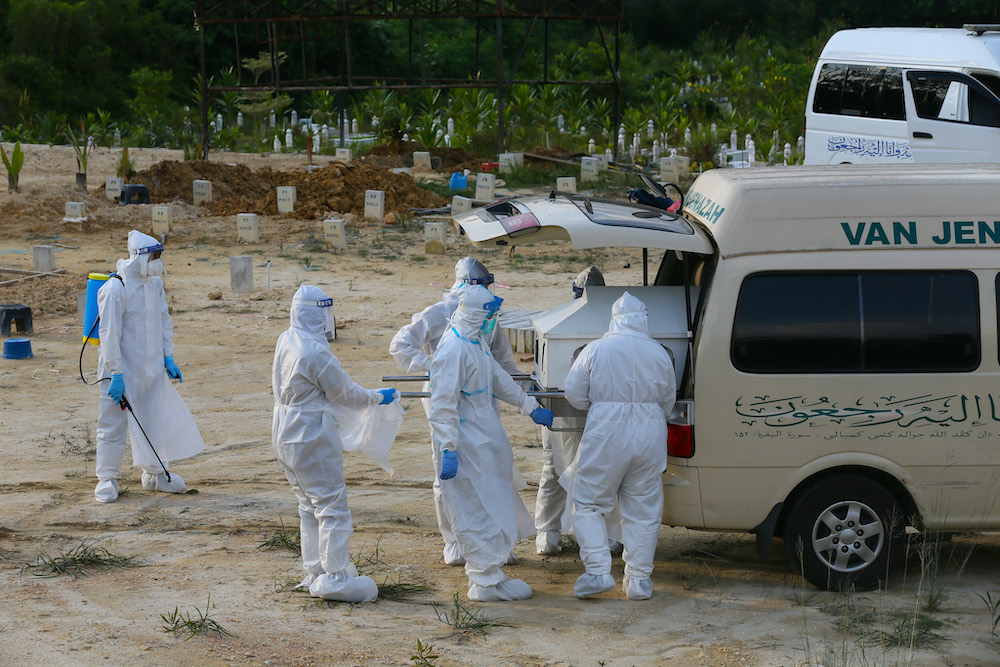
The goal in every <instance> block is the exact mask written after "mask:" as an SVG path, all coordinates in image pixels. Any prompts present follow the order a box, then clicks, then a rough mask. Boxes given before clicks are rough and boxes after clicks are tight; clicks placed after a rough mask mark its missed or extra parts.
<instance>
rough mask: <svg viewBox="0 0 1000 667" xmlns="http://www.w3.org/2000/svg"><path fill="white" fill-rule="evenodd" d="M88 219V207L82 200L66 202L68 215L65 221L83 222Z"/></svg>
mask: <svg viewBox="0 0 1000 667" xmlns="http://www.w3.org/2000/svg"><path fill="white" fill-rule="evenodd" d="M86 219H87V209H86V207H85V206H84V205H83V202H82V201H68V202H66V217H65V218H63V221H64V222H81V221H84V220H86Z"/></svg>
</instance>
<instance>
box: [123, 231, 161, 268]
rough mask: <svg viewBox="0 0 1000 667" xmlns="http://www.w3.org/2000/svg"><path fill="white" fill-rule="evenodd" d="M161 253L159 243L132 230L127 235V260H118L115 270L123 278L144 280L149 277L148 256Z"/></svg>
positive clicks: (146, 235)
mask: <svg viewBox="0 0 1000 667" xmlns="http://www.w3.org/2000/svg"><path fill="white" fill-rule="evenodd" d="M162 251H163V246H162V245H161V244H160V242H159V241H157V240H156V239H155V238H153V237H152V236H149V235H148V234H143V233H142V232H140V231H139V230H138V229H133V230H132V231H130V232H129V233H128V259H120V260H118V263H117V264H116V270H117V271H118V273H120V274H122V275H123V276H126V277H133V278H140V279H143V280H145V279H146V278H148V277H149V272H148V270H147V269H148V267H149V258H150V255H151V254H152V253H154V252H162Z"/></svg>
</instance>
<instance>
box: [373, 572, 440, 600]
mask: <svg viewBox="0 0 1000 667" xmlns="http://www.w3.org/2000/svg"><path fill="white" fill-rule="evenodd" d="M428 590H430V587H429V586H427V585H426V584H420V583H417V582H413V581H403V580H402V579H401V578H400V576H399V575H398V574H397V575H396V576H395V578H392V579H390V577H388V576H386V578H385V580H384V581H383V582H382V583H381V584H379V587H378V596H379V598H381V599H383V600H405V599H407V598H409V597H411V596H413V595H415V594H417V593H423V592H425V591H428Z"/></svg>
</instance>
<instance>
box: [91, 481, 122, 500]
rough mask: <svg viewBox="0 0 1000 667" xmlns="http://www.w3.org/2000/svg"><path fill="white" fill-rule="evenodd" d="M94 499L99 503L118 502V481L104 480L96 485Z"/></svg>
mask: <svg viewBox="0 0 1000 667" xmlns="http://www.w3.org/2000/svg"><path fill="white" fill-rule="evenodd" d="M94 497H95V498H96V499H97V502H99V503H113V502H115V501H116V500H118V480H117V479H105V480H103V481H100V482H98V483H97V488H96V489H94Z"/></svg>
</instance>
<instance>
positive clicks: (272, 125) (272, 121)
mask: <svg viewBox="0 0 1000 667" xmlns="http://www.w3.org/2000/svg"><path fill="white" fill-rule="evenodd" d="M268 120H269V121H271V124H270V127H274V126H275V125H276V124H277V121H278V119H277V118H276V117H275V115H274V110H273V109H272V110H271V115H270V116H269V117H268Z"/></svg>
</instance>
